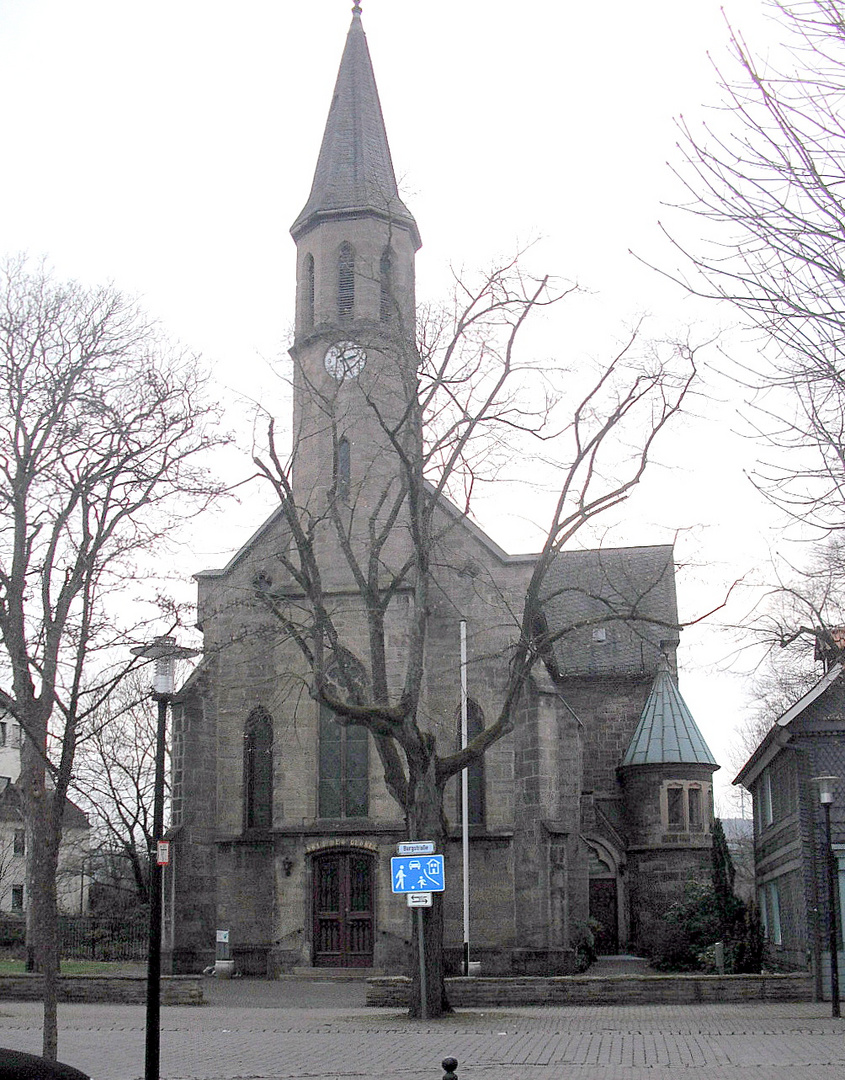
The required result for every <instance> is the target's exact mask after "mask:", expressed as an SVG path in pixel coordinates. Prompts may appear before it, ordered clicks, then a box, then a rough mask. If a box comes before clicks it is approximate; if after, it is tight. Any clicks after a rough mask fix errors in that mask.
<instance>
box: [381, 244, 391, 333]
mask: <svg viewBox="0 0 845 1080" xmlns="http://www.w3.org/2000/svg"><path fill="white" fill-rule="evenodd" d="M379 280H380V282H381V304H380V306H379V318H380V319H381V321H382V322H390V320H391V318H392V317H393V276H392V274H391V265H390V248H386V249H385V252H384V254H383V255H382V257H381V264H380V266H379Z"/></svg>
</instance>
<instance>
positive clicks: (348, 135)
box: [290, 3, 421, 249]
mask: <svg viewBox="0 0 845 1080" xmlns="http://www.w3.org/2000/svg"><path fill="white" fill-rule="evenodd" d="M364 215H366V216H375V217H378V218H381V219H383V220H385V221H389V222H391V223H393V224H396V225H399V226H401V227H403V228H405V229H407V230H408V231H409V232H410V233H411V236H412V239H413V245H414V249H417V248H419V247H420V244H421V240H420V235H419V231H418V229H417V224H416V222H415V221H414V218H413V215H412V214H411V212H410V210H408V208H407V207H406V206H405V204H404V203H403V202H402V200H401V198H400V197H399V190H398V188H397V185H396V174H395V173H394V171H393V161H392V159H391V156H390V147H389V145H388V142H387V131H386V129H385V126H384V117H383V116H382V112H381V103H380V101H379V96H378V89H377V88H376V80H375V75H374V74H373V65H372V61H371V60H370V51H369V49H368V47H367V37H366V34H365V33H364V27H363V25H362V22H361V8H360V6H359V5H358V4H357V3H356V4H355V7H354V8H353V14H352V25H351V26H350V27H349V33H348V35H347V37H346V47H345V48H344V50H343V57H342V59H341V61H340V70H339V71H338V75H337V82H336V83H335V88H334V95H333V96H332V103H331V106H330V108H329V115H328V119H327V121H326V129H325V132H324V134H323V142H322V145H321V147H320V155H319V157H318V159H317V168H316V170H315V172H314V180H313V183H312V185H311V194H310V195H309V196H308V201H307V202H306V204H305V206H304V207H303V209H302V212H301V213H300V214H299V216H298V217H297V219H296V221H295V222H294V223H293V225H292V226H291V230H290V231H291V235H292V236H293V238H294V240H296V241H297V243H298V242H299V240H300V238H301V237H302V236H303V235H304V234H305V233H306V232H308V231H309V230H310V229H311V228H313V227H314V226H315V225H316V224H318V223H319V222H321V221H326V220H330V219H337V218H355V217H361V216H364Z"/></svg>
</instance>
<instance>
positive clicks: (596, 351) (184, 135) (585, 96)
mask: <svg viewBox="0 0 845 1080" xmlns="http://www.w3.org/2000/svg"><path fill="white" fill-rule="evenodd" d="M362 6H363V12H364V26H365V29H366V31H367V36H368V40H369V44H370V50H371V53H372V56H373V62H374V66H375V70H376V77H377V80H378V84H379V90H380V94H381V99H382V106H383V110H384V114H385V119H386V123H387V128H388V135H389V137H390V142H391V147H392V152H393V158H394V163H395V166H396V170H397V173H398V175H399V178H400V185H401V187H402V189H403V195H404V197H405V200H406V202H407V204H408V205H409V206H410V207H411V209H412V210H413V213H414V215H415V217H416V219H417V222H418V224H419V226H420V230H421V232H422V236H423V242H424V246H423V249H422V251H421V252H420V255H419V260H418V294H419V297H420V299H422V300H436V299H437V298H438V296H441V295H442V294H443V293H444V292H445V288H446V283H447V271H448V266H449V263H450V262H451V263H454V264H458V265H463V266H466V267H483V266H484V265H485V264H486V263H488V262H489V260H490V258H491V257H492V256H494V255H495V254H497V253H511V252H513V251H514V249H515V248H516V247H517V245H518V244H522V243H525V242H526V241H529V240H533V239H539V243H538V245H537V247H536V249H535V250H534V251H533V253H532V256H531V258H532V261H533V262H534V263H535V264H536V265H538V266H542V268H543V269H544V270H548V271H551V272H552V273H556V274H560V275H563V276H565V277H569V278H573V279H577V280H578V281H579V282H581V283H583V284H584V285H585V286H587V287H589V288H590V289H591V290H593V295H592V296H591V298H590V299H589V300H585V301H582V302H580V303H578V304H576V305H573V307H572V310H571V314H569V315H567V316H565V317H561V318H559V319H558V320H557V321H556V322H555V323H554V324H549V326H548V327H547V328H546V329H545V332H546V334H547V335H548V336H547V339H546V340H545V341H544V342H543V343H542V346H541V347H542V348H543V349H544V350H545V351H546V352H547V353H548V354H549V355H554V356H557V357H561V358H564V359H565V360H566V361H567V362H570V363H571V362H574V361H577V358H578V356H580V355H584V354H590V355H595V356H601V355H602V354H603V352H604V351H605V350H606V349H607V348H608V347H610V344H611V343H612V341H613V339H614V337H616V336H617V335H618V334H619V333H621V332H622V329H623V327H624V325H625V324H626V323H630V322H631V321H633V320H634V319H635V318H636V317H637V316H638V315H639V314H640V313H642V312H649V313H651V314H653V315H654V317H655V327H656V328H657V329H656V332H664V331H665V330H666V329H667V328H673V327H682V326H685V325H690V324H691V325H693V326H694V327H696V331H695V332H696V333H698V334H699V336H700V337H701V338H702V339H703V338H705V337H707V336H708V335H709V334H710V332H711V331H710V328H709V323H710V320H711V319H713V320H715V319H716V317H717V315H718V313H717V312H714V311H711V310H709V309H706V308H702V307H701V306H700V305H696V304H695V303H693V302H692V301H690V300H689V299H688V298H687V297H685V296H684V294H683V293H682V292H680V291H679V290H677V289H676V288H675V287H673V286H671V285H669V284H668V283H667V282H665V281H664V280H662V279H661V278H659V277H658V276H657V275H655V274H654V273H652V272H650V271H648V270H646V269H645V268H643V267H642V266H641V265H640V264H639V263H637V262H636V260H634V259H633V258H632V257H631V256H630V255H629V254H628V250H629V248H633V249H634V250H636V251H638V252H640V253H642V254H643V255H644V256H646V257H651V258H654V259H655V260H660V259H664V260H666V259H669V254H668V250H667V248H666V246H665V244H664V243H663V242H662V241H661V239H660V234H659V231H658V228H657V222H658V220H659V219H660V218H661V217H665V214H666V212H665V210H664V209H663V208H662V207H661V203H662V202H664V201H671V199H672V197H673V194H674V193H676V189H675V187H674V185H673V181H672V176H671V173H670V171H669V169H668V167H667V164H666V162H667V160H676V161H677V156H676V152H675V150H674V143H675V139H676V131H675V127H674V123H673V118H674V117H676V116H677V115H678V114H680V113H683V114H685V116H687V117H689V118H693V119H695V118H696V117H698V118H701V117H703V115H704V113H703V111H702V104H704V103H710V104H716V103H717V102H718V92H717V88H716V82H715V76H714V72H713V69H712V66H711V63H710V61H709V60H708V56H707V52H708V50H709V51H711V52H712V53H713V54H714V56H717V57H723V56H724V50H725V45H726V40H727V30H726V26H725V22H724V16H723V14H722V12H721V8H722V6H724V8H725V11H726V13H727V15H728V16H729V17H730V18H731V20H732V21H733V22H734V23H735V24H736V25H738V26H740V27H741V28H742V29H743V30H744V31H745V32H746V35H747V36H748V37H749V38H750V39H751V40H760V41H762V40H763V38H764V36H765V35H770V34H771V33H772V30H771V27H770V26H768V25H767V24H766V23H765V22H764V21H763V19H762V11H763V7H762V0H726V2H725V3H724V4H723V5H722V4H720V2H719V0H688V2H687V3H678V0H642V2H640V3H638V4H633V3H631V2H630V0H603V2H602V3H597V4H589V3H572V2H568V0H525V2H524V3H523V4H522V5H521V6H518V5H516V4H513V3H512V2H505V0H425V2H423V0H418V2H417V3H411V2H409V0H363V5H362ZM350 11H351V0H303V2H300V3H296V2H292V0H288V2H280V0H239V3H237V4H234V3H231V2H229V3H222V2H219V0H147V2H145V3H143V4H142V3H138V2H129V0H73V2H72V3H69V2H68V0H0V102H2V113H3V127H2V130H3V167H2V168H1V169H0V251H7V252H11V251H18V250H25V251H29V252H32V253H34V254H38V255H40V254H43V255H46V256H47V258H48V259H49V261H50V262H51V263H52V264H53V266H54V267H55V268H56V270H57V272H58V273H59V274H60V275H61V276H68V277H76V278H80V279H83V280H85V281H91V282H95V281H96V282H100V281H103V280H111V281H113V282H114V283H115V285H117V286H118V287H119V288H121V289H123V290H126V291H130V292H136V293H138V294H140V296H141V297H142V299H143V302H144V305H145V306H146V307H147V309H148V310H149V311H150V312H151V313H152V314H153V315H155V316H157V317H159V318H161V319H162V320H163V321H164V323H165V324H166V326H167V327H168V329H169V330H170V331H171V332H172V333H173V334H174V335H175V336H176V337H178V338H180V339H181V340H182V341H183V342H184V343H186V344H188V345H190V346H191V347H193V348H196V349H198V350H200V351H201V352H203V353H204V354H205V356H206V357H207V359H208V360H209V361H210V363H211V364H212V365H213V367H214V371H215V377H216V379H217V380H218V383H219V385H220V388H221V389H220V393H221V397H223V398H224V399H226V400H229V399H231V398H233V397H234V395H235V394H244V395H246V396H254V397H259V396H263V397H264V399H265V401H266V400H268V396H270V395H273V394H276V393H278V392H279V390H278V386H277V384H276V383H275V381H274V380H273V378H272V377H271V376H270V374H269V369H268V367H267V361H268V360H270V359H272V358H274V357H278V356H280V355H281V354H282V353H283V350H284V347H285V345H286V343H287V340H288V331H289V327H290V324H291V319H292V304H293V284H294V277H293V270H294V248H293V243H292V241H291V239H290V237H289V235H288V228H289V226H290V224H291V222H292V221H293V219H294V217H295V216H296V214H297V213H298V212H299V210H300V209H301V207H302V205H303V203H304V202H305V199H306V196H307V194H308V191H309V188H310V183H311V177H312V172H313V168H314V164H315V162H316V155H317V150H318V147H319V142H320V138H321V136H322V131H323V125H324V122H325V116H326V112H327V108H328V104H329V100H330V95H331V90H332V87H333V84H334V78H335V74H336V71H337V64H338V61H339V59H340V54H341V50H342V47H343V42H344V39H345V35H346V31H347V28H348V24H349V18H350ZM720 317H722V316H720ZM723 317H724V318H725V319H726V320H727V319H729V318H730V317H731V316H730V313H724V316H723ZM714 360H715V356H714ZM735 403H736V392H735V391H734V392H733V394H732V395H728V394H727V392H726V391H725V389H724V387H722V388H721V389H720V390H719V391H718V392H717V395H716V400H713V401H711V402H710V403H709V404H707V405H706V406H705V405H704V404H702V405H701V410H702V415H701V416H700V417H693V418H690V419H689V420H688V421H687V422H686V423H685V424H684V425H683V428H682V430H681V431H679V433H678V435H677V436H676V437H675V438H674V439H673V440H672V441H671V443H667V445H666V448H665V452H664V453H663V454H662V458H663V462H664V466H668V465H670V464H671V466H672V468H668V467H658V468H657V469H655V471H654V473H653V475H652V478H651V481H650V482H649V484H648V485H647V486H646V487H645V488H644V490H643V492H642V493H641V494H640V495H638V497H637V498H636V500H635V501H634V503H633V505H632V506H631V509H630V513H629V514H628V516H627V517H626V518H625V520H624V521H622V520H620V524H619V529H618V530H617V531H616V532H615V533H613V534H612V535H611V536H610V538H609V541H610V542H630V543H644V544H647V543H662V542H665V541H666V540H667V539H671V538H672V536H673V535H674V534H675V532H676V531H678V544H677V557H678V561H679V563H680V564H681V570H680V573H679V577H678V589H679V597H680V602H681V606H682V612H683V616H684V617H690V616H692V615H694V614H697V613H700V612H702V611H704V610H706V609H707V608H708V607H712V606H713V605H714V604H715V603H717V602H718V600H719V598H720V597H721V595H722V593H723V591H724V588H725V585H726V583H728V582H729V581H731V580H733V579H734V578H736V577H738V576H740V575H742V574H743V573H746V572H747V571H749V570H750V569H753V568H754V567H755V566H757V565H759V564H760V562H761V560H762V558H763V557H764V555H765V553H766V551H767V550H768V547H769V545H770V544H772V543H773V542H775V541H774V540H773V538H772V534H771V533H770V531H769V529H768V526H767V519H766V517H765V515H764V512H763V510H762V508H760V507H758V506H757V504H756V503H755V499H754V495H753V492H752V490H751V489H750V487H749V485H748V484H747V481H745V480H744V478H743V476H742V471H741V469H742V466H743V465H749V464H750V463H751V461H752V460H753V449H752V448H750V447H748V446H747V445H745V444H743V443H741V442H738V441H737V440H735V439H734V438H733V436H732V435H731V431H730V429H731V426H732V424H733V412H732V410H733V408H734V406H735ZM250 437H251V436H250V432H249V431H248V430H245V431H244V432H243V440H242V441H243V447H244V449H245V450H248V449H249V444H250ZM244 469H246V466H244ZM268 505H269V504H268ZM261 515H262V507H261V506H258V505H255V504H248V505H246V506H245V507H244V508H243V510H242V511H240V512H238V513H233V512H232V511H231V509H230V510H229V511H228V512H227V515H226V521H225V524H226V528H222V527H221V526H220V524H219V523H218V525H216V526H215V527H214V528H213V529H207V530H205V532H204V534H203V535H202V537H201V539H200V540H199V541H198V542H197V544H196V548H197V550H195V551H193V552H192V553H191V555H190V559H189V561H188V563H187V568H186V576H187V574H189V573H190V571H191V570H194V569H201V568H203V567H207V566H214V565H221V564H222V563H223V562H225V561H226V559H227V558H228V556H229V554H230V553H231V552H232V551H233V550H235V549H236V548H237V547H238V546H239V545H240V543H242V542H243V540H244V539H245V538H246V536H247V535H249V533H250V532H251V531H252V530H253V529H254V528H255V527H256V526H257V525H258V524H259V522H260V519H261ZM525 518H527V519H529V520H530V518H531V507H530V506H527V507H526V508H525V510H524V513H522V512H521V511H520V512H518V513H515V514H514V515H513V517H512V519H510V520H504V519H503V518H502V515H501V514H500V513H497V515H496V524H495V527H491V528H490V531H491V533H492V535H493V536H494V538H495V539H497V540H499V541H500V542H502V543H503V544H504V546H507V547H510V548H511V550H518V549H519V548H520V547H521V548H522V549H525V547H528V548H530V547H531V546H532V544H533V542H534V540H535V539H536V534H535V533H534V532H533V531H532V528H531V526H530V524H526V522H525V520H524V519H525ZM749 580H750V578H749ZM743 603H745V601H744V600H740V603H739V604H738V605H737V606H736V607H735V608H734V609H733V610H732V612H731V613H730V615H731V617H734V618H736V617H739V615H740V614H741V610H742V604H743ZM729 651H730V646H729V645H728V644H727V643H726V642H724V641H723V640H722V639H721V638H720V637H719V635H718V634H717V633H716V631H715V628H711V629H706V628H698V629H691V630H688V631H686V632H685V633H684V635H682V649H681V654H680V661H681V669H682V681H681V689H682V692H683V693H684V696H685V697H686V699H687V701H688V703H689V704H690V707H691V708H692V710H693V713H694V715H695V716H696V719H697V720H698V722H699V724H700V726H701V727H702V729H703V731H704V733H705V735H706V737H707V739H708V741H709V742H710V744H711V746H712V748H713V750H714V752H715V753H716V755H717V757H719V758H720V759H721V760H723V761H726V758H727V744H728V741H729V734H730V731H731V730H732V729H733V727H734V724H735V723H736V722H737V721H738V720H741V713H742V711H743V709H744V708H745V703H744V701H743V693H742V686H741V683H740V681H739V680H737V679H736V677H735V676H731V675H729V674H727V673H725V672H723V671H722V664H721V661H722V660H723V659H724V657H725V656H726V654H727V653H728V652H729ZM729 772H730V769H729V768H727V767H726V768H725V769H723V770H722V780H723V781H726V780H728V779H730V777H729V776H728V775H727V774H728V773H729Z"/></svg>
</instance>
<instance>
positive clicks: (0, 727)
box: [0, 720, 8, 746]
mask: <svg viewBox="0 0 845 1080" xmlns="http://www.w3.org/2000/svg"><path fill="white" fill-rule="evenodd" d="M7 728H8V725H7V724H6V721H5V720H0V746H5V745H6V738H7V734H8V731H7Z"/></svg>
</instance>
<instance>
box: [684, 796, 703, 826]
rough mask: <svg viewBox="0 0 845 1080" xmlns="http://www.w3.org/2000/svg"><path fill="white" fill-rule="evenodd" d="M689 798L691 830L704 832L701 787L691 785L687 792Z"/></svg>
mask: <svg viewBox="0 0 845 1080" xmlns="http://www.w3.org/2000/svg"><path fill="white" fill-rule="evenodd" d="M687 797H688V799H689V828H690V832H702V831H703V829H704V823H703V821H702V819H701V788H696V787H691V788H690V789H689V791H688V792H687Z"/></svg>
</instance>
